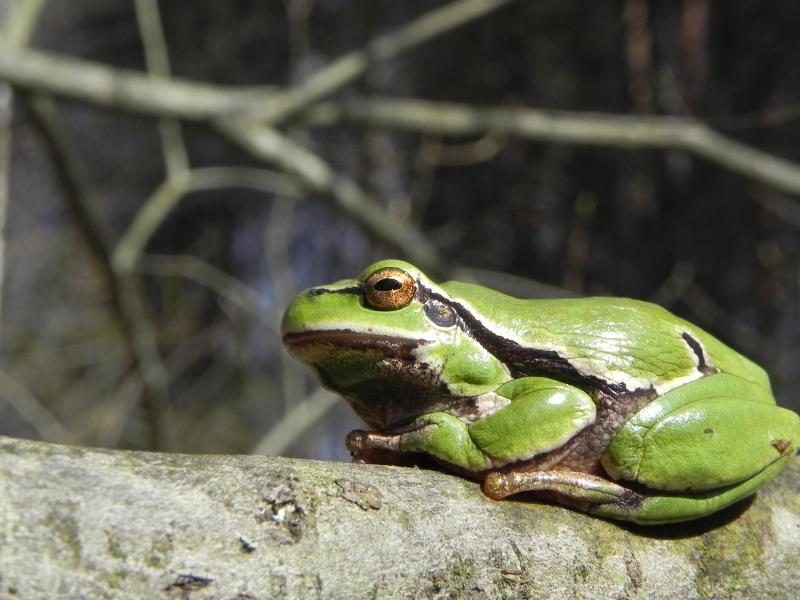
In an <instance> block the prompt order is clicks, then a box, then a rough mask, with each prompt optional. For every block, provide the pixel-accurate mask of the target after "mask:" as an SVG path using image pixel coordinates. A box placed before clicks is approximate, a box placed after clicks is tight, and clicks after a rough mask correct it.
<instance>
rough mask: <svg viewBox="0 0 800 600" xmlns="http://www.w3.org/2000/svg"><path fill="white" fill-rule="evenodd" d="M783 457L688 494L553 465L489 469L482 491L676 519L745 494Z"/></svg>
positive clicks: (623, 515) (643, 519) (611, 514)
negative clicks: (746, 475)
mask: <svg viewBox="0 0 800 600" xmlns="http://www.w3.org/2000/svg"><path fill="white" fill-rule="evenodd" d="M789 458H790V456H789V455H788V454H787V455H785V456H783V457H781V458H780V459H779V460H777V461H775V462H774V463H772V464H771V465H769V466H768V467H767V468H765V469H764V470H762V471H761V472H760V473H758V474H757V475H755V476H754V477H751V478H750V479H747V480H746V481H743V482H741V483H739V484H737V485H733V486H728V487H725V488H719V489H716V490H710V491H706V492H703V493H699V494H694V495H680V494H671V493H664V492H658V491H655V493H651V492H650V491H649V490H648V492H647V493H646V494H645V493H641V492H639V491H636V490H634V489H631V488H627V487H624V486H622V485H619V484H618V483H615V482H613V481H610V480H608V479H605V478H603V477H598V476H596V475H589V474H586V473H580V472H576V471H566V470H558V469H556V470H552V471H513V470H512V471H508V472H499V471H498V472H492V473H489V474H488V475H487V476H486V479H485V480H484V492H485V493H486V495H488V496H489V497H491V498H494V499H498V500H499V499H501V498H505V497H506V496H510V495H512V494H518V493H521V492H547V493H548V496H549V497H551V498H553V499H555V500H556V501H557V502H559V503H561V504H565V505H567V506H572V507H574V508H577V509H579V510H582V511H584V512H587V513H590V514H594V515H598V516H601V517H605V518H608V519H618V520H622V521H631V522H634V523H638V524H641V525H658V524H662V523H676V522H680V521H689V520H692V519H697V518H700V517H704V516H706V515H709V514H711V513H714V512H716V511H718V510H720V509H722V508H724V507H726V506H729V505H731V504H733V503H735V502H738V501H739V500H742V499H744V498H746V497H748V496H750V495H751V494H753V493H754V492H755V491H756V490H757V489H758V488H759V487H760V486H762V485H764V484H765V483H767V482H768V481H770V480H771V479H772V478H773V477H775V476H776V475H777V474H778V473H779V472H780V471H781V469H783V467H784V466H786V463H787V461H788V460H789Z"/></svg>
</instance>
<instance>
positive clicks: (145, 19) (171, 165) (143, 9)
mask: <svg viewBox="0 0 800 600" xmlns="http://www.w3.org/2000/svg"><path fill="white" fill-rule="evenodd" d="M134 4H135V6H136V19H137V21H138V23H139V35H140V36H141V38H142V45H143V47H144V56H145V62H146V63H147V72H148V73H149V74H150V75H151V76H153V77H156V78H163V79H169V77H170V67H169V51H168V49H167V41H166V39H165V38H164V28H163V26H162V24H161V13H160V11H159V10H158V0H135V3H134ZM158 129H159V133H160V136H161V145H162V147H163V149H164V161H165V163H166V167H167V178H168V179H170V178H172V177H175V176H177V175H179V174H181V173H184V172H185V171H186V170H188V169H189V156H188V153H187V151H186V144H185V143H184V141H183V133H182V131H181V124H180V121H178V120H177V119H174V118H173V119H159V121H158Z"/></svg>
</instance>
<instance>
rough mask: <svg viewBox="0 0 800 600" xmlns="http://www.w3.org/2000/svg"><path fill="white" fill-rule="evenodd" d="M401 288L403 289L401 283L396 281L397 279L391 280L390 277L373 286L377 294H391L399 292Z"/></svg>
mask: <svg viewBox="0 0 800 600" xmlns="http://www.w3.org/2000/svg"><path fill="white" fill-rule="evenodd" d="M401 287H403V284H402V282H400V281H397V279H392V278H391V277H385V278H383V279H381V280H380V281H378V282H377V283H376V284H375V289H376V290H378V291H379V292H391V291H394V290H399V289H400V288H401Z"/></svg>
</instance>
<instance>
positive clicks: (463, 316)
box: [425, 290, 631, 396]
mask: <svg viewBox="0 0 800 600" xmlns="http://www.w3.org/2000/svg"><path fill="white" fill-rule="evenodd" d="M425 293H426V294H427V295H428V297H430V298H434V299H436V300H438V301H439V302H442V303H444V304H446V305H447V306H449V307H450V308H452V309H453V310H454V311H455V312H456V314H458V317H459V319H458V326H459V327H461V329H463V330H464V331H466V332H467V333H468V334H469V335H471V336H472V337H473V338H474V339H475V340H477V341H478V343H479V344H480V345H481V346H483V347H484V348H486V349H487V350H488V351H489V352H491V353H492V354H493V355H494V356H495V357H496V358H497V359H499V360H500V361H502V362H503V363H505V365H506V366H507V367H508V368H509V370H510V371H511V372H512V373H513V374H515V375H519V374H522V375H558V376H560V377H561V378H563V379H564V380H565V381H572V382H575V383H577V384H579V385H581V384H583V385H586V386H588V387H591V388H594V389H598V390H601V391H603V392H605V393H607V394H609V395H612V396H617V395H619V394H624V393H626V392H629V391H631V390H628V388H627V387H626V386H625V384H624V383H609V382H607V381H605V380H603V379H600V378H599V377H594V376H591V375H582V374H581V373H580V372H579V371H578V370H577V369H576V368H575V367H574V366H572V364H571V363H570V362H569V361H568V360H567V359H565V358H562V357H561V356H559V354H558V353H557V352H555V351H554V350H540V349H536V348H526V347H524V346H520V345H519V344H518V343H517V342H515V341H514V340H509V339H508V338H504V337H502V336H500V335H497V334H496V333H494V332H493V331H491V330H489V329H487V328H486V327H485V326H484V325H483V324H482V323H481V322H480V321H479V320H478V319H477V318H476V317H475V316H474V315H473V314H472V313H471V312H470V311H469V310H468V309H467V308H466V307H465V306H463V305H461V304H459V303H458V302H453V301H451V300H449V299H447V298H445V297H443V296H442V295H440V294H437V293H435V292H433V291H431V290H425Z"/></svg>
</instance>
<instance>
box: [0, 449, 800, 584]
mask: <svg viewBox="0 0 800 600" xmlns="http://www.w3.org/2000/svg"><path fill="white" fill-rule="evenodd" d="M798 492H800V461H798V460H794V461H793V462H792V464H791V465H790V466H789V467H788V468H787V470H786V471H784V473H783V474H781V475H780V476H779V477H778V479H776V480H775V481H774V482H773V483H771V484H769V485H768V486H766V487H765V488H764V489H763V490H762V491H761V492H759V494H758V497H757V498H756V499H755V500H754V501H753V502H752V503H751V504H749V506H748V503H745V504H744V505H741V504H740V505H738V506H734V507H731V508H730V509H728V510H725V511H723V512H721V513H718V514H717V515H714V516H712V517H709V518H707V519H704V520H701V521H698V522H694V523H687V524H679V525H671V526H664V527H649V528H644V527H633V526H620V525H618V524H615V523H611V522H607V521H602V520H600V519H596V518H592V517H589V516H587V515H584V514H581V513H577V512H573V511H570V510H568V509H565V508H562V507H558V506H551V505H547V504H544V503H541V502H536V501H528V502H524V501H502V502H493V501H491V500H488V499H487V498H486V497H485V496H483V495H482V494H481V492H480V488H479V486H478V485H477V484H476V483H473V482H470V481H466V480H464V479H461V478H459V477H455V476H450V475H444V474H441V473H437V472H434V471H428V470H421V469H410V468H399V467H381V466H366V465H350V464H342V463H322V462H314V461H301V460H291V459H283V458H266V457H258V456H191V455H174V454H173V455H170V454H149V453H134V452H123V451H109V450H94V449H87V448H78V447H65V446H54V445H49V444H44V443H37V442H29V441H23V440H13V439H9V438H0V541H2V543H0V597H6V596H8V597H10V598H11V597H13V598H54V597H66V598H93V597H104V598H112V599H113V598H156V597H166V598H186V597H189V595H190V594H191V596H192V597H193V598H194V597H197V598H275V597H289V598H300V597H304V598H305V597H320V598H355V599H359V598H376V597H378V598H395V597H409V598H428V597H442V598H462V597H492V598H499V597H533V598H561V597H576V598H731V597H735V598H793V597H797V595H798V593H799V592H800V584H798V581H797V573H796V571H797V565H798V564H800V546H798V544H797V528H798V526H799V524H800V494H799V493H798Z"/></svg>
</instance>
